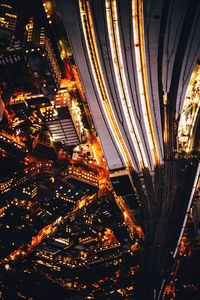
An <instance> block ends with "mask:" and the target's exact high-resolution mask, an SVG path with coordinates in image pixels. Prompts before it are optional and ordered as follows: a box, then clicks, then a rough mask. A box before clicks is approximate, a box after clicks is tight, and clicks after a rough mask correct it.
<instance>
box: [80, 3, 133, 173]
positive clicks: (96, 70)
mask: <svg viewBox="0 0 200 300" xmlns="http://www.w3.org/2000/svg"><path fill="white" fill-rule="evenodd" d="M79 9H80V17H81V23H82V29H83V34H84V38H85V44H86V48H87V52H88V57H89V61H90V66H91V69H92V74H93V77H94V81H95V85H96V89H97V92H98V95H99V98H100V100H101V104H102V108H103V111H104V115H105V117H106V121H107V123H108V125H109V128H110V130H111V132H112V135H113V138H114V140H115V142H116V145H117V147H118V149H119V151H120V153H121V155H122V158H123V160H124V162H125V165H126V166H127V167H128V168H129V169H136V167H135V164H134V162H133V160H132V158H131V156H130V153H129V151H128V149H127V147H126V144H125V142H124V139H123V137H122V134H121V131H120V129H119V126H118V124H117V121H116V118H115V115H114V112H113V109H112V105H111V101H110V99H109V96H108V91H107V88H106V84H105V80H104V75H103V71H102V68H101V64H100V58H99V54H98V49H97V43H96V38H95V32H94V24H93V19H92V14H91V10H90V4H89V1H88V0H86V1H83V0H79Z"/></svg>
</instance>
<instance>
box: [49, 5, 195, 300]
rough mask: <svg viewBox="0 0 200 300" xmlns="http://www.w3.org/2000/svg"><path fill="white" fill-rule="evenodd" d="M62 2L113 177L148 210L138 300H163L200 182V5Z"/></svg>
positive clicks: (72, 43)
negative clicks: (124, 178) (122, 179)
mask: <svg viewBox="0 0 200 300" xmlns="http://www.w3.org/2000/svg"><path fill="white" fill-rule="evenodd" d="M54 2H55V3H56V4H57V7H58V8H59V11H60V14H61V17H62V20H63V23H64V25H65V29H66V31H67V34H68V37H69V42H70V45H71V47H72V53H73V57H74V60H75V64H76V66H77V68H78V71H79V74H80V78H81V80H82V83H83V86H84V88H85V94H86V98H87V101H88V104H89V108H90V111H91V114H92V117H93V120H94V123H95V127H96V130H97V134H98V136H99V137H100V141H101V144H102V148H103V151H104V155H105V158H106V161H107V164H108V167H109V170H110V173H111V174H112V173H114V174H116V176H118V175H117V172H119V173H120V171H121V170H124V172H125V174H127V175H129V178H130V181H131V183H132V185H133V188H134V191H135V193H136V198H135V199H134V197H133V198H132V201H136V199H139V202H140V204H141V209H142V213H143V217H144V222H145V224H144V230H145V239H146V243H147V244H146V250H145V251H146V252H145V253H146V254H145V253H144V262H143V264H142V266H141V272H140V276H141V277H140V280H139V283H138V299H153V298H154V299H155V298H156V299H160V298H159V297H161V293H162V292H163V286H164V285H165V281H166V276H167V274H168V270H169V269H170V265H171V261H172V258H171V256H172V257H173V259H176V255H177V251H178V250H177V249H178V247H179V246H180V240H181V236H182V234H183V229H181V228H182V224H185V222H186V220H187V213H188V205H191V200H190V199H191V197H192V195H193V188H194V185H195V187H196V178H198V176H199V167H198V158H197V157H198V155H197V152H195V147H197V145H198V142H197V141H198V140H199V132H197V130H196V129H197V128H198V120H199V118H198V115H199V108H200V106H199V101H198V100H197V102H198V104H196V100H195V99H196V98H195V97H196V96H195V95H197V98H198V99H199V84H198V75H197V73H198V71H197V70H198V61H199V53H200V46H199V45H200V43H199V42H200V40H199V37H200V19H199V12H200V5H199V2H198V1H196V0H194V1H187V0H186V1H181V2H180V1H178V0H177V1H164V0H163V1H146V0H144V1H142V0H133V1H122V0H119V1H117V0H105V1H104V0H101V1H89V0H86V1H84V0H83V1H82V0H78V1H73V0H69V1H67V2H63V1H60V0H55V1H54ZM197 86H198V87H197ZM196 91H198V92H196ZM192 95H193V96H192ZM188 98H189V99H188ZM190 99H191V100H190ZM184 111H185V112H186V113H184ZM181 116H182V117H181ZM180 120H181V121H180ZM181 132H182V133H183V134H182V136H181V135H179V134H180V133H181ZM197 136H198V137H197ZM178 140H181V142H180V143H179V144H178V143H177V141H178ZM184 141H186V144H187V147H184ZM186 144H185V145H186ZM179 146H180V147H179ZM195 153H196V154H195ZM190 164H192V165H190ZM183 166H185V167H183ZM180 172H181V173H180ZM189 172H190V175H191V177H189ZM114 176H115V175H114ZM112 177H113V175H112ZM112 181H113V183H116V182H117V181H119V178H118V177H116V180H115V178H113V179H112ZM122 193H123V191H122ZM133 206H134V205H133ZM178 214H179V215H181V217H180V219H177V215H178ZM171 218H174V221H172V220H171ZM169 220H170V221H169ZM148 245H150V249H148ZM147 249H148V250H147ZM155 252H156V253H157V256H155V254H154V253H155ZM147 270H148V272H147Z"/></svg>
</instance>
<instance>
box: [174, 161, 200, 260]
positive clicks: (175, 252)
mask: <svg viewBox="0 0 200 300" xmlns="http://www.w3.org/2000/svg"><path fill="white" fill-rule="evenodd" d="M199 175H200V163H199V165H198V168H197V172H196V176H195V179H194V184H193V187H192V191H191V194H190V199H189V202H188V206H187V210H186V214H185V218H184V221H183V226H182V229H181V233H180V235H179V239H178V242H177V245H176V249H175V251H174V254H173V258H175V257H176V255H177V252H178V250H179V247H180V243H181V239H182V237H183V233H184V230H185V226H186V223H187V219H188V214H189V212H190V208H191V205H192V200H193V197H194V194H195V191H196V188H197V184H198V180H199Z"/></svg>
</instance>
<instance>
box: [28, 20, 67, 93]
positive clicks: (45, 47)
mask: <svg viewBox="0 0 200 300" xmlns="http://www.w3.org/2000/svg"><path fill="white" fill-rule="evenodd" d="M26 30H27V36H26V46H25V49H26V50H25V52H26V56H27V61H28V64H29V66H30V68H31V71H32V73H33V76H34V79H35V81H36V82H37V84H38V86H39V88H40V90H41V91H42V92H43V94H45V95H53V94H55V92H56V91H57V90H58V89H59V87H60V81H61V76H62V73H61V70H60V67H59V64H58V61H57V58H56V55H55V53H54V50H53V47H52V43H51V41H50V39H49V38H48V36H47V34H46V30H45V28H44V27H43V26H42V25H41V24H40V22H39V21H38V20H36V19H34V18H31V19H30V20H29V23H28V24H27V26H26Z"/></svg>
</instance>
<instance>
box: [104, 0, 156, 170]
mask: <svg viewBox="0 0 200 300" xmlns="http://www.w3.org/2000/svg"><path fill="white" fill-rule="evenodd" d="M105 6H106V20H107V27H108V37H109V42H110V49H111V55H112V62H113V67H114V72H115V78H116V81H117V89H118V92H119V95H120V101H121V105H122V109H123V112H124V115H125V120H126V123H127V126H128V129H129V133H130V136H131V139H132V142H133V145H134V148H135V151H136V155H137V158H138V161H139V163H140V166H141V168H144V167H150V164H149V162H148V159H147V156H146V154H145V151H144V147H143V143H142V140H141V137H140V134H139V131H138V128H137V123H136V120H135V117H134V113H133V106H132V102H131V99H130V96H129V91H128V85H127V81H126V75H125V70H124V66H123V58H122V52H121V44H120V35H119V28H118V15H117V3H116V0H106V1H105Z"/></svg>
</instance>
